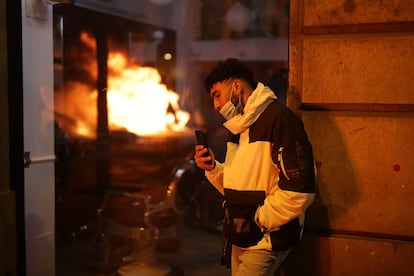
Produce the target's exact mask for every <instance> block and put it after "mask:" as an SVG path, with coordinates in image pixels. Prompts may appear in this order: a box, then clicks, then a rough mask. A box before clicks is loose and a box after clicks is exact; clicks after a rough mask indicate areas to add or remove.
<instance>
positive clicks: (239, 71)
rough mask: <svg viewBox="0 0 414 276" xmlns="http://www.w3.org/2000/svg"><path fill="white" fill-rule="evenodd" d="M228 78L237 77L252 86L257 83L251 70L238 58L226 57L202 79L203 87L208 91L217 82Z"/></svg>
mask: <svg viewBox="0 0 414 276" xmlns="http://www.w3.org/2000/svg"><path fill="white" fill-rule="evenodd" d="M230 78H239V79H243V80H245V81H246V82H248V83H249V84H250V85H251V86H252V88H253V89H254V88H256V85H257V83H256V82H255V81H253V72H252V71H251V70H250V68H249V67H247V66H246V65H245V64H243V63H241V62H240V61H239V60H238V59H235V58H228V59H226V60H224V61H221V62H219V63H218V64H217V65H216V66H215V67H214V68H213V70H211V72H210V73H209V74H208V76H207V77H206V79H205V80H204V87H205V89H206V90H207V92H208V93H210V88H211V87H212V86H213V85H214V84H215V83H217V82H221V81H224V80H227V79H230Z"/></svg>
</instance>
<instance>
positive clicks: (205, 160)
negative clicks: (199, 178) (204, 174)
mask: <svg viewBox="0 0 414 276" xmlns="http://www.w3.org/2000/svg"><path fill="white" fill-rule="evenodd" d="M194 161H195V162H196V164H197V167H199V168H200V169H202V170H206V171H211V170H212V169H214V166H215V165H216V164H215V161H214V153H213V151H212V150H211V149H208V148H205V147H204V146H203V145H196V146H195V155H194Z"/></svg>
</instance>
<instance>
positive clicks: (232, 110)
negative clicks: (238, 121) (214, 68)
mask: <svg viewBox="0 0 414 276" xmlns="http://www.w3.org/2000/svg"><path fill="white" fill-rule="evenodd" d="M233 88H234V82H233V84H232V85H231V91H230V99H229V101H228V102H227V103H226V104H225V105H224V106H223V107H222V108H220V114H221V115H222V116H223V117H224V118H226V120H229V119H231V118H233V117H234V116H236V115H237V114H240V113H241V112H242V110H243V105H242V102H241V95H239V102H238V103H237V106H235V105H234V104H233V103H232V101H231V96H233Z"/></svg>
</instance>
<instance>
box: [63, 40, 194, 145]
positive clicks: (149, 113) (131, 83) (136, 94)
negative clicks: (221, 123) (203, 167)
mask: <svg viewBox="0 0 414 276" xmlns="http://www.w3.org/2000/svg"><path fill="white" fill-rule="evenodd" d="M81 41H82V42H83V43H84V45H83V46H86V47H88V48H89V49H90V50H92V51H91V52H93V51H94V50H95V48H96V44H95V43H94V39H93V37H91V36H90V35H89V34H88V33H85V32H83V33H82V34H81ZM96 67H97V66H96V61H95V58H94V56H91V57H88V58H86V59H85V63H84V64H83V68H84V70H85V71H86V72H87V73H88V74H90V76H91V77H92V78H96V75H97V73H96V70H97V69H96ZM97 93H98V92H97V90H96V88H93V87H91V86H90V85H88V84H85V83H81V82H71V83H67V84H66V88H65V91H64V92H63V93H60V94H58V95H56V100H55V111H56V114H57V116H56V118H57V120H58V123H59V125H61V127H62V128H63V129H65V131H67V132H68V133H69V135H71V136H74V137H85V138H90V139H94V138H96V124H97V123H96V118H97V110H96V100H97ZM178 101H179V95H178V94H177V93H175V92H174V91H171V90H169V89H168V88H167V86H166V85H165V84H162V83H161V76H160V74H159V72H158V70H157V69H156V68H153V67H147V66H138V65H130V64H128V59H127V56H126V55H124V54H123V53H120V52H112V51H110V52H109V54H108V87H107V104H108V125H109V129H110V130H111V131H120V130H121V131H127V132H130V133H133V134H136V135H139V136H147V135H159V134H163V133H166V132H180V131H185V130H186V125H187V122H188V121H189V119H190V115H189V113H188V112H186V111H184V110H181V109H180V107H179V103H178Z"/></svg>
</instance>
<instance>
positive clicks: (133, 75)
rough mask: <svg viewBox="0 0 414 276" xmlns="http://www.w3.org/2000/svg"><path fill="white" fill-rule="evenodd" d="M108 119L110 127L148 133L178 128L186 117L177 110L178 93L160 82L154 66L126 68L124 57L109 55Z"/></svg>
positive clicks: (182, 125)
mask: <svg viewBox="0 0 414 276" xmlns="http://www.w3.org/2000/svg"><path fill="white" fill-rule="evenodd" d="M108 60H109V61H108V68H109V69H110V71H112V72H111V74H110V75H111V76H110V77H109V78H108V92H107V96H108V120H109V124H110V127H112V128H126V129H127V130H128V131H130V132H133V133H136V134H139V135H148V134H156V133H159V132H164V131H168V130H174V131H178V130H180V129H182V128H184V127H185V125H186V124H187V122H188V120H189V115H188V113H187V112H185V111H182V110H180V109H179V105H178V99H179V97H178V95H177V94H176V93H174V92H173V91H170V90H168V89H167V87H166V86H165V85H164V84H162V83H161V76H160V74H159V73H158V71H157V70H156V69H155V68H151V67H140V66H135V67H127V62H126V58H125V56H123V55H121V54H119V53H114V54H110V55H109V59H108Z"/></svg>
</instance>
